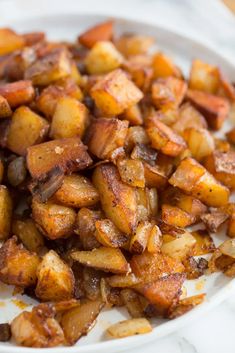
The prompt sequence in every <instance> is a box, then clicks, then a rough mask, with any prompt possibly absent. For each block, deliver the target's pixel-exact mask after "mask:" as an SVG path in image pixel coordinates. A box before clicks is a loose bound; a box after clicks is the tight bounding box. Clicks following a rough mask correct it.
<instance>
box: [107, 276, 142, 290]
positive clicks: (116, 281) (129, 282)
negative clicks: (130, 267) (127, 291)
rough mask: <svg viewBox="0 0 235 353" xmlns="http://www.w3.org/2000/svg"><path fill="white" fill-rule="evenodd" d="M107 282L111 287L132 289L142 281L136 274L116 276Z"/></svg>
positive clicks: (109, 278)
mask: <svg viewBox="0 0 235 353" xmlns="http://www.w3.org/2000/svg"><path fill="white" fill-rule="evenodd" d="M107 282H108V284H109V285H110V286H111V287H118V288H126V287H132V286H135V285H136V284H138V283H140V282H141V279H140V278H138V277H136V276H135V275H134V273H129V274H128V275H114V276H111V277H108V278H107Z"/></svg>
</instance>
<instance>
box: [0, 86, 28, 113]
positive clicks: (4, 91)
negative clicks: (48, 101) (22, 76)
mask: <svg viewBox="0 0 235 353" xmlns="http://www.w3.org/2000/svg"><path fill="white" fill-rule="evenodd" d="M0 95H1V96H3V97H4V98H5V99H6V100H7V102H8V104H9V105H10V107H11V108H16V107H19V106H20V105H23V104H28V103H30V102H32V100H33V99H34V96H35V91H34V88H33V86H32V82H31V81H26V80H25V81H17V82H11V83H4V84H2V85H0Z"/></svg>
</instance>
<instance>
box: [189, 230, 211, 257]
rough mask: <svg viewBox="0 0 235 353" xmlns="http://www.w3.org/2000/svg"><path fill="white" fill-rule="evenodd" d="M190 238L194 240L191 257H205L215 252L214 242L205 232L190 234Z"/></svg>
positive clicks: (198, 231)
mask: <svg viewBox="0 0 235 353" xmlns="http://www.w3.org/2000/svg"><path fill="white" fill-rule="evenodd" d="M192 236H193V237H194V239H195V240H196V243H195V244H194V246H193V251H192V253H191V254H192V255H193V256H200V255H205V254H209V253H212V252H213V251H215V244H214V241H213V239H212V238H211V236H210V234H209V233H208V232H207V231H206V230H204V229H203V230H197V231H195V232H192Z"/></svg>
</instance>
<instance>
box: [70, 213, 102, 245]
mask: <svg viewBox="0 0 235 353" xmlns="http://www.w3.org/2000/svg"><path fill="white" fill-rule="evenodd" d="M100 218H101V212H100V211H93V210H89V208H81V209H80V210H79V212H78V215H77V229H76V230H75V232H76V233H78V234H79V237H80V240H81V242H82V245H83V248H84V249H85V250H92V249H94V248H99V247H100V246H101V244H100V243H99V242H98V241H97V239H96V237H95V231H96V227H95V223H96V221H97V220H99V219H100Z"/></svg>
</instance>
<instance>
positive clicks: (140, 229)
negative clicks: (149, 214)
mask: <svg viewBox="0 0 235 353" xmlns="http://www.w3.org/2000/svg"><path fill="white" fill-rule="evenodd" d="M153 226H154V225H153V224H152V223H150V222H147V221H145V222H140V223H139V224H138V226H137V228H136V230H135V233H134V234H133V235H132V237H131V239H130V246H129V251H130V252H131V253H135V254H142V253H143V252H144V251H145V249H146V247H147V244H148V240H149V237H150V233H151V231H152V229H153Z"/></svg>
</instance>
